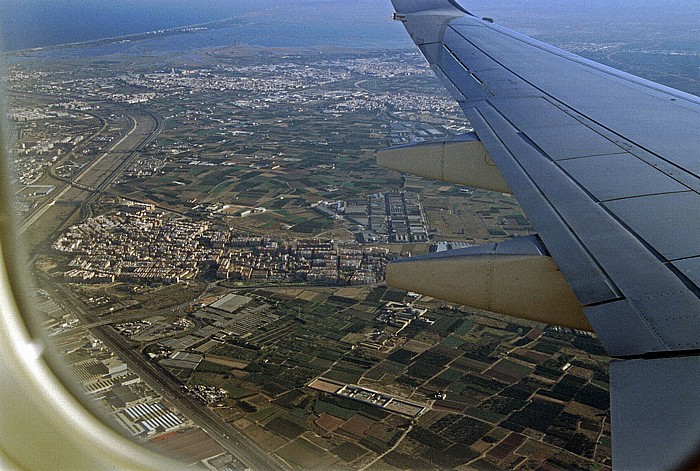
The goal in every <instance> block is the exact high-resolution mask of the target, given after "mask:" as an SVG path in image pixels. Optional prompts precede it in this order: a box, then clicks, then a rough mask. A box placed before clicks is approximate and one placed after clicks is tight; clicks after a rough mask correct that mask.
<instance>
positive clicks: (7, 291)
mask: <svg viewBox="0 0 700 471" xmlns="http://www.w3.org/2000/svg"><path fill="white" fill-rule="evenodd" d="M2 73H3V71H2V70H0V75H2ZM8 100H9V98H8V95H7V93H6V87H4V86H0V116H2V118H0V358H2V361H1V362H0V398H1V399H2V407H0V468H2V469H153V470H160V469H162V470H167V469H180V468H182V466H183V465H184V464H183V463H181V462H178V461H175V460H174V459H172V458H169V457H167V456H165V455H163V454H160V453H158V452H157V451H154V450H151V449H149V448H147V447H146V446H143V445H141V444H139V443H137V442H136V441H134V440H132V439H131V438H129V437H127V436H126V435H123V434H122V433H121V432H119V431H118V430H117V429H116V428H114V427H113V426H112V425H110V423H109V419H108V417H107V416H106V414H105V413H104V412H103V411H102V410H100V409H99V408H98V406H97V405H96V404H92V403H91V402H90V401H89V399H88V398H87V397H85V396H84V395H83V393H82V392H81V391H80V390H79V389H78V387H77V384H75V382H74V381H72V380H71V377H70V375H69V373H68V371H67V369H66V367H65V365H64V362H63V361H62V359H61V357H60V354H59V353H58V352H57V351H56V349H55V348H54V347H53V344H52V342H51V340H50V339H49V337H48V335H47V333H46V332H45V330H44V329H43V327H42V325H41V322H40V319H39V318H38V316H36V315H34V312H33V311H32V308H31V304H32V301H31V300H32V294H31V293H32V291H31V289H30V282H29V280H30V277H29V273H28V270H27V266H26V260H27V258H26V253H25V249H24V247H23V246H22V244H21V241H20V240H19V237H18V234H17V233H16V232H15V228H17V227H19V224H18V223H19V218H18V216H17V215H16V214H15V213H14V211H13V209H12V199H13V194H12V188H13V187H14V185H12V184H11V181H12V179H11V176H12V168H11V160H10V156H11V150H10V149H11V146H10V144H11V137H10V136H11V133H10V132H9V130H10V128H9V123H8V120H7V118H6V116H7V112H6V111H7V106H8V104H9V103H8Z"/></svg>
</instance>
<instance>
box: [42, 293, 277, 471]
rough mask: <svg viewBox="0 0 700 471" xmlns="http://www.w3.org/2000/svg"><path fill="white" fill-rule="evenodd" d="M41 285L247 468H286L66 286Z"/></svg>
mask: <svg viewBox="0 0 700 471" xmlns="http://www.w3.org/2000/svg"><path fill="white" fill-rule="evenodd" d="M42 284H43V285H44V286H45V287H47V288H49V290H50V291H53V293H54V294H55V295H56V296H57V298H58V299H61V300H62V301H63V302H64V303H65V304H66V307H67V308H69V309H70V310H71V312H74V313H75V314H76V315H77V316H78V318H79V319H80V321H81V322H83V323H85V324H93V325H95V326H94V327H93V328H91V329H90V330H91V332H92V333H93V334H94V335H95V336H96V337H98V338H99V339H101V340H102V341H103V342H104V344H105V345H106V346H107V347H108V348H109V349H110V350H111V351H112V352H113V353H114V354H116V355H117V356H118V357H119V358H121V359H122V361H124V362H125V363H126V364H127V365H128V366H129V369H131V371H133V372H134V373H135V374H137V375H138V376H139V377H140V378H141V380H142V381H144V382H145V383H146V384H148V385H149V386H150V387H151V388H152V389H153V390H154V391H155V392H156V393H158V394H160V395H161V396H163V398H164V399H165V400H166V401H168V402H169V403H171V404H172V405H173V406H175V407H176V408H177V409H178V410H179V411H180V412H181V413H182V414H183V415H184V416H185V417H187V418H188V419H190V420H191V421H192V422H193V423H194V424H195V425H197V426H198V427H201V428H202V429H203V430H204V431H205V432H206V433H207V434H208V435H209V436H210V437H211V438H212V439H214V440H215V441H216V442H217V443H219V445H221V446H222V447H223V448H225V449H226V450H227V451H228V452H230V453H231V454H232V455H233V456H235V457H236V458H238V459H239V460H240V461H241V462H243V463H244V464H245V465H246V466H247V467H249V468H250V469H252V470H271V471H281V470H286V469H289V466H288V465H287V464H286V463H284V462H283V461H282V460H281V459H279V458H277V457H276V456H274V455H272V454H269V453H268V452H267V451H265V450H263V449H262V448H260V447H259V446H258V445H257V444H256V443H255V442H253V441H252V440H250V439H249V438H248V437H246V436H245V435H244V434H243V433H242V432H240V431H239V430H238V429H236V428H235V427H234V426H232V425H231V424H228V423H226V422H224V421H223V420H222V419H221V417H219V416H218V415H216V414H215V413H214V412H213V411H211V410H210V409H209V408H208V407H207V406H206V405H205V404H204V403H202V402H201V401H200V400H199V399H197V398H195V397H193V396H190V395H189V394H186V393H185V392H184V391H183V389H182V387H181V385H180V383H178V382H176V381H175V380H174V379H173V378H172V377H171V376H170V374H169V373H167V372H166V371H165V370H163V369H161V368H160V367H159V366H157V365H155V364H153V363H152V362H150V361H149V360H147V359H146V358H145V357H144V356H143V355H142V354H141V352H140V351H139V350H138V348H137V347H135V346H134V345H132V344H130V343H129V342H128V341H127V340H126V338H124V337H123V336H122V335H121V334H119V333H118V332H117V331H115V330H114V329H113V328H112V327H110V326H107V325H97V324H95V323H97V322H99V321H97V319H95V318H94V316H92V315H91V314H89V311H88V309H87V307H86V306H84V305H83V303H82V302H81V301H80V300H79V299H78V298H77V296H76V295H75V294H74V293H72V292H71V291H70V288H69V287H67V286H64V285H61V284H53V283H50V286H47V284H49V282H46V283H42Z"/></svg>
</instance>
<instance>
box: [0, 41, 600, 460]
mask: <svg viewBox="0 0 700 471" xmlns="http://www.w3.org/2000/svg"><path fill="white" fill-rule="evenodd" d="M183 34H193V35H194V34H197V32H196V31H191V32H186V33H183ZM174 37H175V36H174ZM110 47H112V45H110ZM115 47H116V46H115ZM72 51H73V52H75V54H73V55H71V57H70V59H66V58H64V57H62V56H61V54H59V53H56V55H55V56H53V55H52V54H53V53H51V52H49V53H45V54H46V55H47V56H46V57H44V58H43V59H42V60H40V61H36V62H31V61H28V62H21V61H20V62H17V63H13V64H12V65H11V66H10V67H9V72H8V74H7V75H8V77H7V81H8V84H9V88H10V94H11V97H12V109H11V114H10V116H11V118H12V119H13V122H14V126H15V132H16V137H17V139H16V143H17V144H16V147H17V152H16V154H15V155H16V166H15V168H16V174H17V180H18V191H17V200H18V203H17V204H18V210H19V211H20V212H21V213H22V214H23V217H24V219H23V224H22V230H23V231H24V234H25V235H26V238H27V240H28V243H29V245H30V250H29V251H30V258H31V261H32V268H33V270H34V272H35V276H36V279H37V292H38V295H37V306H36V309H37V310H38V311H40V312H42V313H44V314H45V316H46V322H45V325H46V327H47V329H48V331H49V332H50V335H51V338H52V339H54V340H55V342H56V345H57V346H58V348H59V349H60V350H61V351H62V352H63V353H64V354H65V357H66V360H67V362H68V363H69V364H70V365H71V369H72V371H73V372H74V373H75V376H76V379H77V381H78V382H79V383H80V385H81V387H82V388H83V390H84V391H85V392H86V394H88V395H89V396H90V397H91V398H93V399H94V400H95V401H96V402H97V403H99V404H101V405H102V406H103V407H104V409H105V410H106V411H107V413H108V415H109V416H111V417H112V418H113V420H114V423H115V426H116V427H119V428H121V429H123V430H124V431H125V432H126V433H128V434H130V435H133V436H134V437H135V438H137V439H139V440H141V441H143V442H146V443H149V444H151V445H152V446H154V447H157V448H159V449H162V450H164V451H165V452H167V453H169V454H173V455H174V456H177V457H178V458H179V459H181V460H183V461H184V462H186V463H188V464H190V463H196V462H201V463H203V464H204V465H206V466H209V467H210V468H211V469H227V468H228V469H245V468H246V467H258V468H265V469H284V468H296V469H308V468H316V469H328V468H334V469H393V468H398V469H407V468H411V469H443V468H447V467H458V466H466V467H476V468H480V469H493V468H494V467H495V468H508V467H513V468H514V467H523V468H530V467H537V466H549V467H554V468H556V467H564V468H571V467H574V466H578V467H582V468H583V467H585V468H591V467H594V468H597V469H609V468H610V463H611V461H610V455H611V448H610V419H609V415H608V408H609V403H608V377H607V368H608V367H607V357H606V356H605V352H604V351H603V349H602V347H601V346H600V344H599V343H598V342H597V340H596V339H595V338H593V337H591V336H590V334H587V333H583V332H576V331H568V330H562V329H554V328H544V327H543V326H541V325H536V324H534V323H528V322H525V321H522V322H518V323H513V322H512V321H510V320H507V319H505V318H503V317H500V316H497V315H494V314H490V313H486V312H483V311H477V310H470V309H468V308H464V307H459V306H454V305H450V304H446V303H443V302H441V301H438V300H435V299H431V298H427V297H421V296H419V295H416V294H414V293H407V292H404V291H400V290H395V289H392V288H388V287H387V286H386V285H385V284H384V283H383V279H384V270H385V267H386V264H387V262H388V261H390V260H393V259H395V258H398V257H400V256H405V255H408V254H418V253H427V252H429V251H431V250H442V249H444V248H447V247H452V246H455V247H457V246H466V245H471V244H480V243H484V242H495V241H499V240H503V239H505V238H508V237H513V236H517V235H526V234H529V233H531V232H532V230H531V227H530V224H529V222H528V220H527V219H526V218H525V216H524V215H523V213H522V210H521V209H520V208H519V207H518V205H517V203H516V202H515V200H514V199H513V197H512V196H509V195H503V194H496V193H489V192H485V191H481V190H476V189H472V188H464V187H458V186H453V185H447V184H443V183H434V182H428V181H424V180H421V179H418V178H413V177H410V176H406V175H399V174H396V173H388V172H386V171H384V170H380V169H378V168H377V167H376V164H375V163H374V157H373V153H374V152H375V151H376V150H378V149H381V148H383V147H387V146H389V145H400V144H405V143H409V142H418V141H425V140H430V139H440V138H446V137H449V136H451V135H454V134H456V133H459V132H464V131H468V130H469V129H470V127H469V124H468V123H467V122H465V120H464V118H463V117H462V116H461V112H460V110H459V108H458V106H457V105H456V104H455V103H454V102H453V100H451V99H450V98H448V97H447V96H446V95H444V92H443V91H442V89H441V87H440V85H439V84H438V83H437V81H436V80H435V79H434V78H433V76H432V75H431V74H432V72H431V71H430V69H429V67H427V65H426V64H424V63H423V62H422V59H420V57H419V55H418V54H417V53H415V52H412V51H411V52H406V51H395V52H386V51H376V50H375V51H371V50H368V51H359V50H329V49H305V48H302V49H299V50H289V49H284V48H264V47H253V46H237V47H231V48H222V49H216V50H209V49H206V48H203V49H202V50H198V51H195V52H192V51H189V52H183V53H175V54H172V53H171V52H169V51H168V52H153V53H152V56H151V57H141V56H140V55H138V54H134V53H128V52H122V53H120V54H116V55H114V54H112V53H111V52H110V53H109V54H105V55H104V56H97V57H93V56H91V55H88V54H85V55H84V56H83V55H81V54H80V48H78V47H74V48H72ZM543 418H544V419H543Z"/></svg>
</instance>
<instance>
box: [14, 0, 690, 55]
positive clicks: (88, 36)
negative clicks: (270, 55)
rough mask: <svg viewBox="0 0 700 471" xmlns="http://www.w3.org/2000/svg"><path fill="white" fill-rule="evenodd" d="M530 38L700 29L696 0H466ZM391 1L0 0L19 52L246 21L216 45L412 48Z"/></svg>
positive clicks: (480, 12) (467, 4)
mask: <svg viewBox="0 0 700 471" xmlns="http://www.w3.org/2000/svg"><path fill="white" fill-rule="evenodd" d="M460 2H461V3H462V5H464V7H465V8H466V9H468V10H470V11H472V12H474V13H475V14H476V15H478V16H488V17H491V18H494V19H495V20H496V22H498V23H500V24H503V25H504V26H507V27H511V28H516V29H519V30H520V31H522V32H524V33H526V34H529V35H534V36H538V35H551V34H554V33H557V32H559V33H561V34H565V33H566V32H567V29H568V30H569V31H571V30H575V31H583V32H585V31H591V32H595V31H596V30H597V31H606V32H607V33H609V34H615V35H617V36H618V39H621V40H624V38H625V37H627V38H631V37H634V36H635V35H638V34H646V32H647V31H648V30H649V29H650V28H654V29H655V30H656V32H657V33H658V34H668V33H673V32H674V31H679V30H681V31H686V32H688V31H690V32H692V31H695V32H698V27H699V25H700V2H698V1H697V0H586V1H581V0H460ZM392 12H393V7H392V5H391V1H390V0H0V38H1V39H0V41H1V42H0V44H1V47H0V50H4V51H16V50H22V49H28V48H37V47H45V46H53V45H58V44H64V43H74V42H82V41H89V40H95V39H100V38H109V37H119V36H125V35H131V34H137V33H144V32H148V31H155V30H161V29H168V28H176V27H182V26H185V25H193V24H201V23H207V22H211V21H216V20H221V19H224V18H232V17H235V18H238V19H240V20H241V22H240V23H239V26H238V27H237V28H236V29H235V30H233V31H227V32H226V33H225V34H223V35H219V37H216V35H214V37H209V38H207V41H209V42H211V43H212V46H223V45H226V43H227V42H228V43H230V42H231V41H234V42H239V43H245V44H256V45H263V46H270V47H287V46H288V47H298V46H326V45H328V46H346V47H383V48H395V47H410V46H411V43H410V41H409V40H408V39H407V36H406V34H405V31H404V30H403V28H402V27H401V25H400V23H398V22H395V21H391V13H392Z"/></svg>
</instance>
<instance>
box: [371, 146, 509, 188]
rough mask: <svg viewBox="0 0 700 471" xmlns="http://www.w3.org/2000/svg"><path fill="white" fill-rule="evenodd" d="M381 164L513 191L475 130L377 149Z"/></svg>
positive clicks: (454, 181) (394, 168)
mask: <svg viewBox="0 0 700 471" xmlns="http://www.w3.org/2000/svg"><path fill="white" fill-rule="evenodd" d="M377 164H378V165H379V166H380V167H384V168H388V169H392V170H397V171H399V172H403V173H410V174H412V175H417V176H419V177H425V178H430V179H433V180H440V181H444V182H449V183H456V184H458V185H467V186H472V187H475V188H481V189H484V190H490V191H498V192H501V193H512V191H511V189H510V187H509V186H508V184H507V183H506V181H505V180H504V179H503V175H501V172H500V171H499V170H498V167H496V164H495V163H493V159H491V156H490V155H489V153H488V151H487V150H486V148H485V147H484V145H483V144H482V143H481V141H480V140H479V138H478V137H476V134H474V133H468V134H463V135H461V136H457V137H455V138H452V139H449V140H445V141H436V142H421V143H418V144H408V145H405V146H396V147H390V148H388V149H384V150H381V151H379V152H378V153H377Z"/></svg>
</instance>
